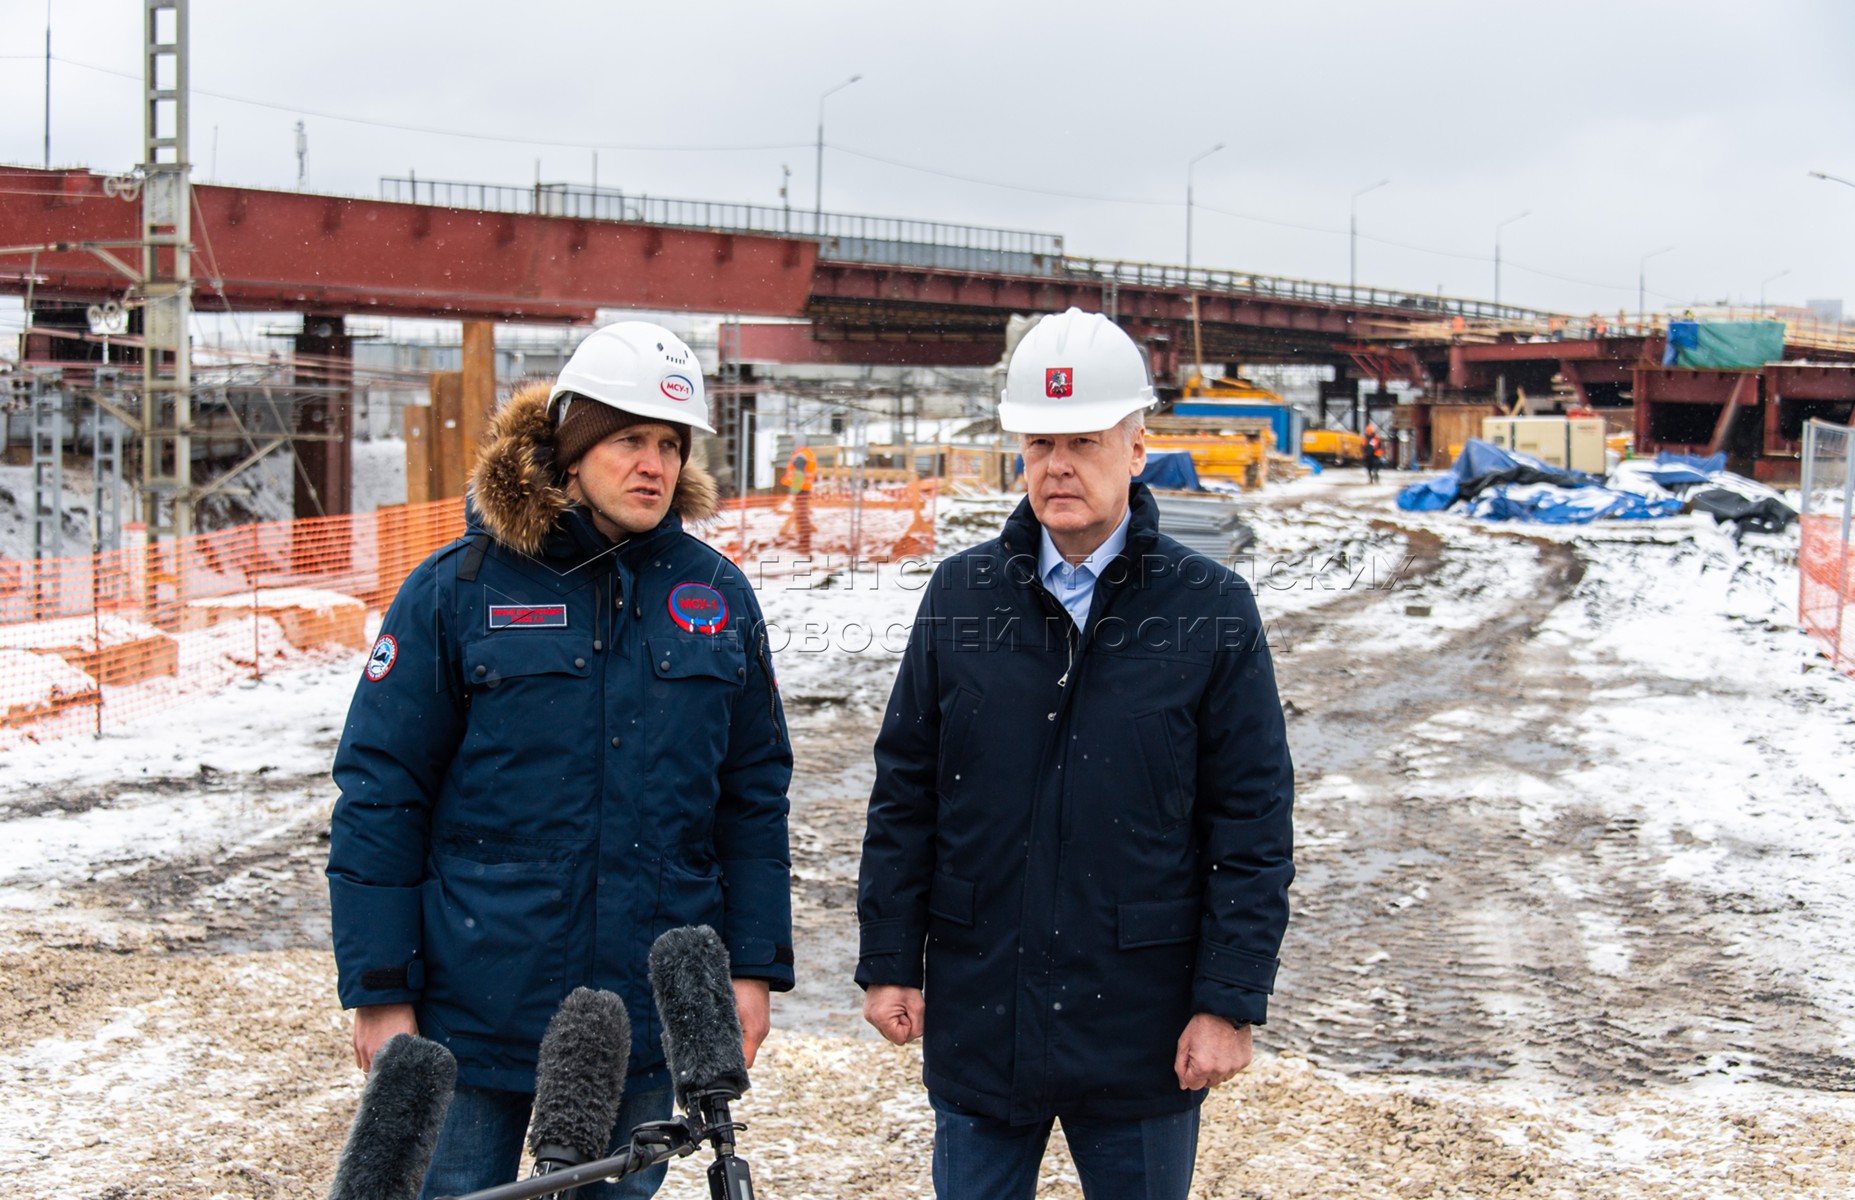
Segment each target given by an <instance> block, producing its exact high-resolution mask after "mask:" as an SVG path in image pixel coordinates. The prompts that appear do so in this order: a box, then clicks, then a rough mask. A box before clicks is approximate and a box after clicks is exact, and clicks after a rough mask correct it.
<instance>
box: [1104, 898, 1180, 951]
mask: <svg viewBox="0 0 1855 1200" xmlns="http://www.w3.org/2000/svg"><path fill="white" fill-rule="evenodd" d="M1119 912H1120V922H1121V927H1120V937H1119V945H1120V948H1121V949H1123V950H1138V949H1139V948H1141V947H1142V946H1170V945H1174V944H1176V943H1179V942H1190V941H1194V940H1196V939H1197V937H1198V919H1199V913H1200V905H1199V901H1198V898H1197V897H1196V896H1188V897H1186V898H1185V899H1183V900H1135V901H1129V902H1128V903H1126V904H1123V905H1121V906H1120V910H1119Z"/></svg>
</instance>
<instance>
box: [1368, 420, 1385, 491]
mask: <svg viewBox="0 0 1855 1200" xmlns="http://www.w3.org/2000/svg"><path fill="white" fill-rule="evenodd" d="M1384 461H1385V443H1384V442H1383V441H1382V440H1381V439H1380V438H1379V436H1378V426H1376V425H1374V424H1372V423H1371V422H1370V421H1367V422H1366V427H1365V473H1366V482H1368V483H1377V482H1378V468H1379V466H1380V464H1382V463H1383V462H1384Z"/></svg>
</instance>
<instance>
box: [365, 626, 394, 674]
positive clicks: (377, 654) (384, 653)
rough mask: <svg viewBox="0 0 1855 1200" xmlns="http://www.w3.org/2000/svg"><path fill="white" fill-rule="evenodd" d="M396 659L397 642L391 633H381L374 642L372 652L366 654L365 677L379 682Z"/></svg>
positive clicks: (391, 667)
mask: <svg viewBox="0 0 1855 1200" xmlns="http://www.w3.org/2000/svg"><path fill="white" fill-rule="evenodd" d="M398 661H399V643H398V642H396V641H394V640H393V635H392V634H390V633H383V634H381V635H380V640H379V641H377V642H375V643H374V649H373V653H371V654H369V655H368V656H367V678H368V679H369V680H371V681H372V682H374V683H379V682H380V681H381V680H382V679H385V678H386V674H387V672H388V671H391V670H392V669H393V664H394V663H396V662H398Z"/></svg>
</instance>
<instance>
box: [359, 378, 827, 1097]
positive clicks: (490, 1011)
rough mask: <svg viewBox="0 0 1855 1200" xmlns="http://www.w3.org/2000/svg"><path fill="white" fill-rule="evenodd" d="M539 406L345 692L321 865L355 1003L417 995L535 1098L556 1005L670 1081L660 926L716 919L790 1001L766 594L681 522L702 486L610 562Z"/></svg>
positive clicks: (485, 1080)
mask: <svg viewBox="0 0 1855 1200" xmlns="http://www.w3.org/2000/svg"><path fill="white" fill-rule="evenodd" d="M546 391H547V389H546V388H545V386H543V387H542V388H540V389H539V390H538V391H529V392H524V393H523V394H521V395H519V396H518V397H516V399H515V400H513V401H511V403H510V404H509V405H508V406H505V408H504V409H503V410H501V411H499V413H498V414H497V419H496V421H497V423H496V427H495V429H494V431H493V441H492V443H491V449H490V450H489V451H487V452H486V455H485V458H484V460H483V464H486V465H487V467H488V468H489V469H487V470H486V466H485V465H479V467H478V470H477V472H476V476H475V478H474V479H473V496H472V508H471V513H470V535H469V536H466V537H465V538H462V539H460V540H459V541H457V542H454V543H453V544H451V545H450V546H447V547H446V548H444V549H442V550H440V551H438V552H437V553H436V554H434V555H432V556H431V557H430V558H428V559H427V560H426V561H425V562H424V563H423V564H421V565H420V566H419V567H418V568H417V569H415V570H414V571H413V572H412V574H411V575H410V577H408V578H407V580H406V582H405V584H404V586H403V587H402V588H401V589H400V592H399V595H398V597H397V599H395V601H394V602H393V606H392V609H391V610H390V611H389V612H388V613H387V615H386V618H385V622H384V624H383V626H382V634H381V638H380V641H379V642H378V643H377V644H376V646H375V648H374V652H373V654H372V656H371V657H370V660H369V663H368V666H367V669H366V671H365V672H364V675H363V678H362V680H361V682H360V683H359V684H358V685H357V687H356V689H355V696H354V703H353V706H352V708H351V709H350V710H349V714H348V722H347V727H346V729H345V730H344V732H343V736H342V740H341V747H340V749H339V750H338V751H337V753H336V758H335V770H334V774H335V780H336V782H337V784H339V785H340V788H341V798H340V800H339V801H338V802H337V804H336V806H335V813H334V821H333V825H332V828H331V836H330V845H329V866H328V875H329V893H330V903H331V907H332V909H333V921H334V942H335V957H336V962H337V966H338V968H339V973H340V984H339V986H340V992H341V1001H342V1004H343V1005H344V1006H346V1007H354V1006H357V1005H364V1004H390V1003H398V1002H404V1001H409V1002H411V1003H413V1004H414V1005H416V1006H417V1015H418V1021H419V1028H420V1032H421V1033H423V1034H424V1035H425V1036H427V1037H430V1038H434V1039H436V1040H438V1041H441V1042H443V1043H444V1044H445V1045H447V1046H449V1047H450V1049H451V1050H452V1052H453V1053H455V1054H456V1056H457V1059H458V1065H459V1077H460V1079H462V1080H463V1081H465V1082H467V1083H471V1084H474V1085H477V1086H481V1087H494V1088H503V1089H508V1090H515V1091H531V1090H533V1088H534V1064H535V1051H536V1047H537V1044H538V1043H539V1042H540V1040H541V1035H542V1032H543V1031H544V1029H545V1028H546V1025H547V1022H548V1019H549V1018H550V1017H552V1016H553V1014H554V1012H555V1010H556V1009H557V1008H558V1007H559V1005H560V1002H561V1000H562V999H563V998H565V996H566V995H567V993H568V992H570V991H572V990H573V989H574V988H575V987H578V986H581V985H586V986H590V987H600V988H609V989H611V990H614V991H616V992H618V994H619V995H620V996H622V997H623V998H624V1001H625V1005H626V1007H627V1009H628V1010H629V1011H630V1015H631V1027H632V1038H633V1040H632V1049H631V1073H632V1077H633V1083H632V1086H633V1087H647V1086H649V1085H651V1084H652V1083H653V1082H663V1081H665V1080H666V1079H667V1076H665V1075H664V1074H663V1071H662V1064H663V1050H662V1034H661V1027H660V1026H659V1024H658V1022H657V1014H656V1011H655V1009H654V1008H653V1006H652V1004H651V998H650V986H649V983H648V980H647V977H646V970H645V963H646V956H647V954H648V952H649V949H650V945H651V942H652V941H653V940H654V939H655V938H656V937H657V935H658V934H661V933H663V932H664V931H665V930H667V929H671V928H674V927H676V926H680V925H692V924H697V925H701V924H705V925H710V926H713V927H714V928H715V929H716V930H717V931H718V932H719V933H720V934H721V936H722V938H723V940H724V941H725V943H726V944H727V946H728V949H729V952H730V955H731V956H732V961H733V970H734V974H735V975H736V976H737V977H752V978H762V979H767V980H769V981H770V982H771V985H772V987H773V988H774V989H775V990H784V989H786V988H790V987H791V986H792V950H791V944H792V933H791V916H790V901H789V896H788V876H789V865H788V851H787V835H786V811H787V804H786V787H787V783H788V781H789V779H790V778H791V773H792V756H791V750H790V747H789V744H788V742H787V738H786V729H785V721H784V716H783V714H782V712H781V709H780V704H779V697H778V694H777V692H776V690H775V685H774V682H773V672H772V666H771V661H770V658H769V656H768V651H767V645H766V639H765V635H764V628H763V625H762V621H761V617H760V610H759V606H758V605H757V604H756V602H755V599H754V594H753V591H752V589H751V588H750V587H749V586H748V584H747V581H746V580H745V579H744V578H743V577H742V575H741V574H740V572H739V571H737V570H736V569H735V568H734V566H733V565H732V564H731V563H729V562H728V561H727V560H726V559H724V558H723V557H722V556H720V555H719V554H717V553H716V552H715V551H714V550H712V549H710V548H709V547H708V546H706V545H705V544H703V543H702V542H700V541H698V540H697V539H695V538H693V537H690V536H688V535H687V534H685V533H683V532H682V520H681V517H682V515H701V514H703V513H704V512H705V511H707V510H712V508H713V499H714V487H713V484H712V482H710V481H709V480H708V477H707V476H706V475H705V474H703V473H702V472H701V471H700V470H699V469H697V468H692V467H685V468H684V471H683V474H682V476H681V477H680V478H679V481H678V486H677V491H676V498H675V502H674V510H673V511H672V513H671V514H670V515H669V516H668V517H667V518H666V519H665V520H664V523H663V524H662V525H661V526H659V527H658V529H657V530H655V531H654V532H652V533H649V534H643V535H637V536H634V537H632V538H631V539H630V540H629V541H628V542H626V543H624V544H623V545H622V546H621V547H619V548H618V549H616V550H614V549H613V548H612V545H611V543H610V542H608V541H606V540H605V539H604V538H603V537H601V536H600V535H599V534H598V532H597V531H596V530H595V529H594V528H593V527H592V525H591V523H590V521H588V520H587V519H586V518H585V516H584V515H583V513H582V511H581V510H579V509H577V508H571V509H569V508H567V507H566V506H565V497H564V495H562V494H561V493H560V491H559V489H558V488H554V487H552V486H551V484H550V483H548V482H547V481H545V480H543V481H542V482H540V483H537V477H536V476H534V475H533V474H532V473H533V472H542V473H545V472H546V471H547V468H546V466H545V463H546V460H545V458H537V457H536V450H537V447H538V446H539V445H540V444H542V443H544V442H545V438H546V432H547V427H546V422H545V414H544V408H545V401H546ZM498 452H501V453H502V457H498ZM537 506H539V507H537ZM491 534H494V536H491ZM518 547H520V548H518Z"/></svg>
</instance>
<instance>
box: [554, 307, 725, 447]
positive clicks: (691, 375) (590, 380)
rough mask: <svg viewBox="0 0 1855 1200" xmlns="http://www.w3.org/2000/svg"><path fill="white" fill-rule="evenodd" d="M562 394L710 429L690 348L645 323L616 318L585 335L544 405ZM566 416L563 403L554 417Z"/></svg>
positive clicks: (660, 328)
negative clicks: (582, 397)
mask: <svg viewBox="0 0 1855 1200" xmlns="http://www.w3.org/2000/svg"><path fill="white" fill-rule="evenodd" d="M565 392H572V393H573V394H574V395H576V396H585V397H586V398H587V399H589V400H597V401H599V402H600V403H601V404H609V405H611V406H612V407H613V408H616V409H618V410H619V411H620V412H628V413H631V414H633V415H635V416H639V417H646V418H648V419H650V420H653V421H667V422H670V423H672V424H678V425H693V426H695V427H696V428H697V429H700V430H702V431H703V432H704V433H714V432H715V427H714V426H713V425H711V424H709V405H708V394H707V392H706V391H705V390H704V389H703V387H702V364H701V363H700V362H698V361H696V354H695V351H693V350H691V349H690V348H689V347H688V346H686V345H684V343H683V340H682V339H681V338H679V337H677V336H676V335H675V334H673V333H671V332H670V331H669V330H668V329H665V328H664V327H663V326H661V325H653V324H651V323H650V322H649V321H619V322H618V323H616V324H613V325H606V326H603V327H601V328H599V329H595V330H593V331H592V332H591V333H590V334H588V335H587V336H586V340H585V341H583V342H581V343H580V345H579V348H578V349H576V350H574V352H573V357H572V358H569V359H568V360H567V365H566V366H564V367H562V368H561V370H560V377H559V378H557V379H556V380H555V381H554V390H553V391H551V392H549V393H548V403H549V404H553V403H554V402H555V401H556V400H557V399H558V398H559V397H560V396H561V395H562V394H563V393H565ZM565 416H566V412H565V409H564V405H563V407H562V410H561V411H557V412H556V413H555V420H556V421H557V422H558V421H559V420H560V419H562V418H564V417H565Z"/></svg>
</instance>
